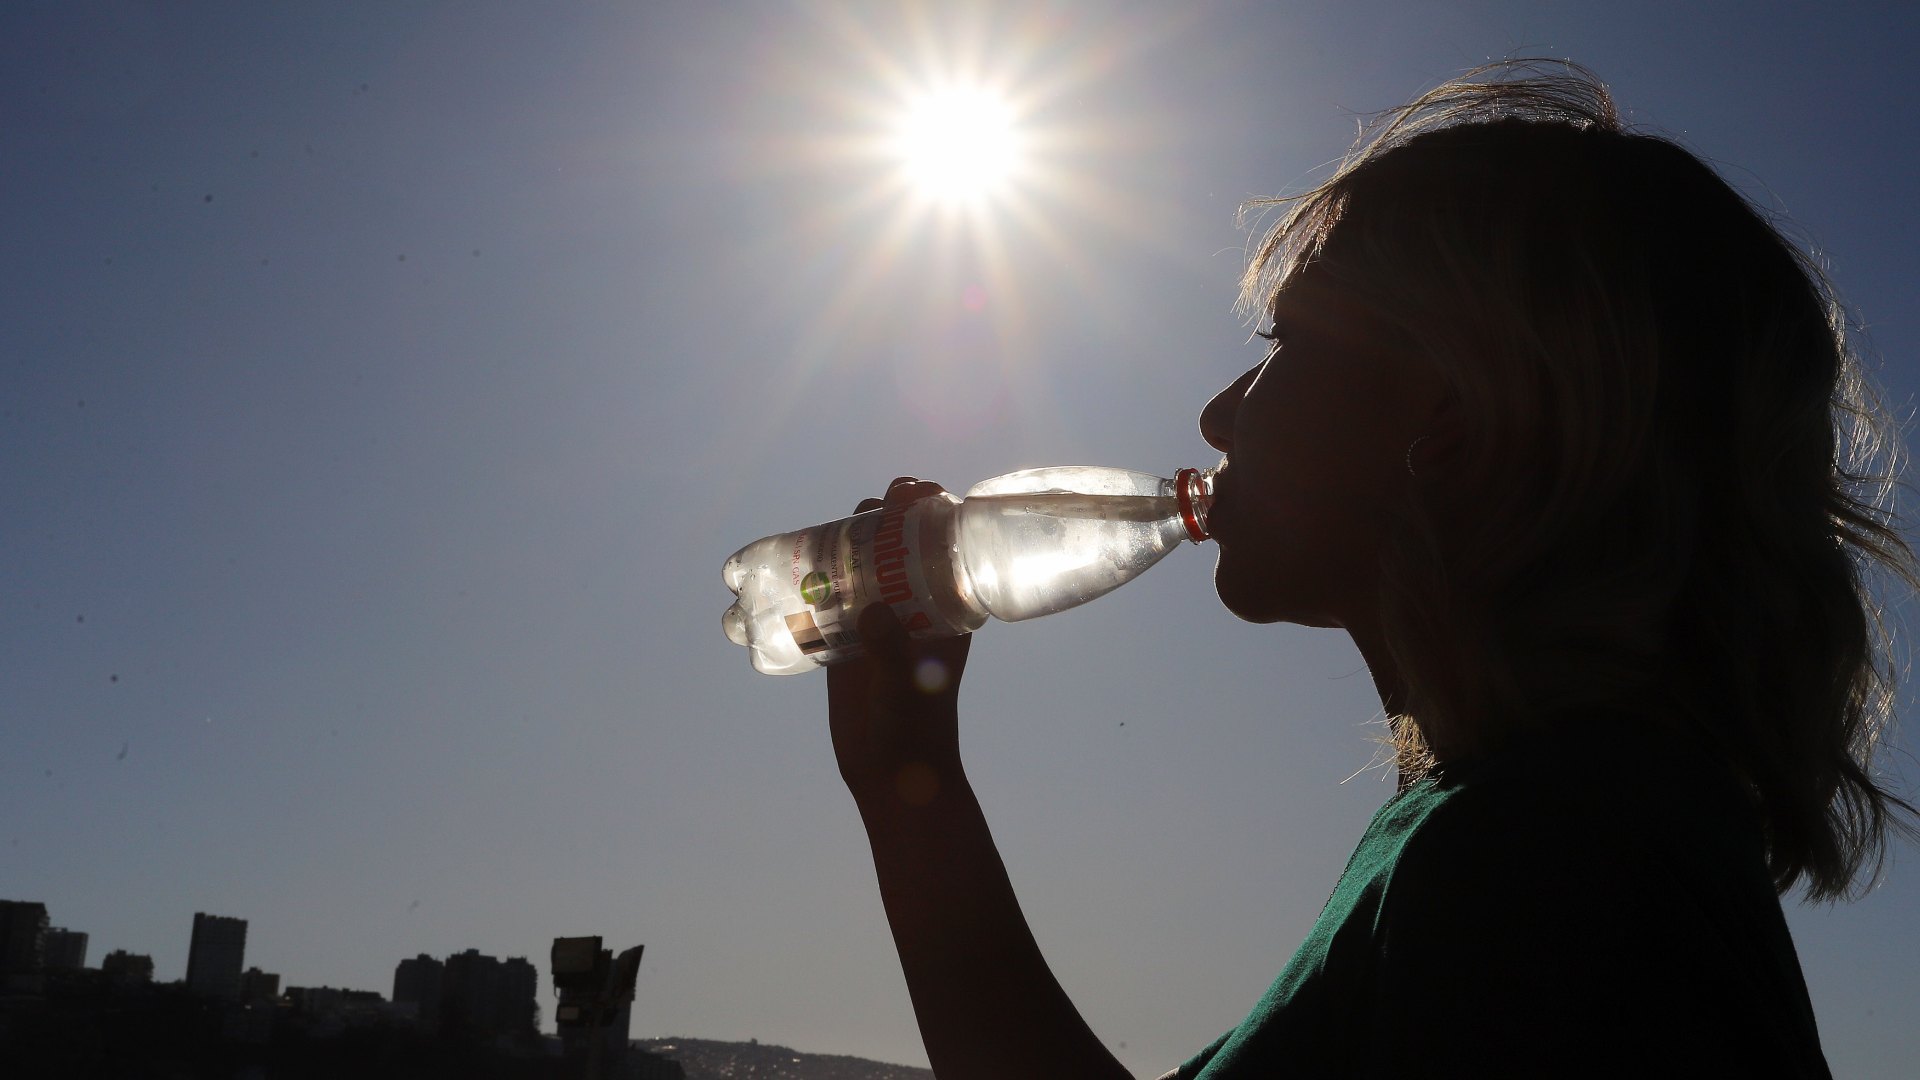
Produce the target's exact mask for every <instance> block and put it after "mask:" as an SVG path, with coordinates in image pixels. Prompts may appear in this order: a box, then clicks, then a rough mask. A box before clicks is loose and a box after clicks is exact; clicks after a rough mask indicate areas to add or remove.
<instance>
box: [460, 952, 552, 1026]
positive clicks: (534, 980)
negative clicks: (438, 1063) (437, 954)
mask: <svg viewBox="0 0 1920 1080" xmlns="http://www.w3.org/2000/svg"><path fill="white" fill-rule="evenodd" d="M539 988H540V973H539V972H538V971H536V970H535V969H534V966H533V965H532V964H530V963H528V962H527V960H526V959H525V958H524V957H518V956H516V957H513V958H512V959H510V960H506V961H504V962H503V961H500V960H496V959H494V958H493V957H491V956H483V955H481V953H480V950H478V949H468V950H467V951H466V952H463V953H455V954H454V955H452V956H449V957H447V963H446V967H445V969H444V971H443V972H442V973H441V977H440V1022H441V1024H442V1025H444V1026H445V1027H446V1028H447V1029H448V1030H450V1031H453V1032H457V1033H461V1034H466V1035H472V1036H479V1037H494V1036H506V1037H509V1038H522V1037H524V1038H528V1039H531V1038H533V1037H534V1036H535V1035H536V1034H537V1032H536V1031H535V1029H534V1022H533V1014H534V1007H535V1005H534V1002H535V998H536V997H538V995H539Z"/></svg>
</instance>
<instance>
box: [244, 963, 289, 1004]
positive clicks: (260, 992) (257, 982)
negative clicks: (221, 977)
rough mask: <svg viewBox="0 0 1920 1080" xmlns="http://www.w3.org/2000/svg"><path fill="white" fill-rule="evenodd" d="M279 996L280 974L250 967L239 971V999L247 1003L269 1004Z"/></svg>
mask: <svg viewBox="0 0 1920 1080" xmlns="http://www.w3.org/2000/svg"><path fill="white" fill-rule="evenodd" d="M279 996H280V976H278V975H276V974H274V973H273V972H271V971H261V970H260V969H259V968H257V967H250V968H248V969H247V970H245V971H243V972H241V973H240V1000H241V1002H243V1003H245V1004H247V1005H270V1004H272V1003H273V1002H274V1000H275V999H277V998H279Z"/></svg>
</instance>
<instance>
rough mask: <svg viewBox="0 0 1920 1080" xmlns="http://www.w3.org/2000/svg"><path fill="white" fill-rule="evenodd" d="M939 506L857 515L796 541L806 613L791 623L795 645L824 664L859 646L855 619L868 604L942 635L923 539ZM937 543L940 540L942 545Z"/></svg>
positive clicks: (917, 629) (915, 629) (794, 559)
mask: <svg viewBox="0 0 1920 1080" xmlns="http://www.w3.org/2000/svg"><path fill="white" fill-rule="evenodd" d="M932 503H933V500H930V499H923V500H919V501H916V502H913V503H909V504H907V505H905V506H890V507H887V508H885V509H883V510H878V511H873V512H870V513H865V514H859V515H856V516H854V517H851V518H848V519H846V520H844V521H837V522H834V523H832V524H830V525H822V526H819V527H818V528H813V529H806V530H804V531H801V532H797V533H794V534H792V535H793V547H792V551H791V571H790V573H791V584H792V586H793V590H794V593H795V595H797V596H799V597H800V599H801V600H802V601H804V602H805V603H806V604H807V610H804V611H798V612H794V613H793V614H791V615H788V616H787V617H786V623H787V631H788V632H789V633H791V634H792V635H793V640H794V644H796V645H798V646H799V647H800V651H801V652H802V653H804V654H805V655H807V656H810V657H813V658H814V659H816V660H819V661H821V662H823V663H824V662H826V661H827V660H829V659H832V657H831V656H830V655H824V654H832V653H837V652H840V651H842V650H851V649H853V648H855V647H857V646H858V645H859V643H860V637H859V633H858V632H857V631H856V630H855V628H854V627H855V620H856V619H857V618H858V617H859V613H860V612H861V611H862V610H864V609H865V608H866V606H867V605H868V604H873V603H882V604H886V605H888V606H890V607H892V608H893V611H894V614H895V615H898V616H899V617H900V622H901V625H903V626H905V627H906V628H907V630H908V632H909V633H916V634H922V635H924V634H927V633H931V632H937V631H936V629H935V628H936V627H937V626H939V625H940V624H941V622H942V620H941V619H940V618H939V616H938V614H937V612H936V609H935V608H934V606H933V602H932V598H931V594H930V593H929V591H928V588H927V576H926V568H925V566H924V565H923V562H922V559H923V553H922V552H921V550H920V549H921V547H922V535H923V533H924V532H925V529H924V525H925V524H926V522H927V515H928V513H929V510H930V505H929V504H932ZM936 542H937V541H936Z"/></svg>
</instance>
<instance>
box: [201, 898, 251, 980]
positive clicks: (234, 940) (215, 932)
mask: <svg viewBox="0 0 1920 1080" xmlns="http://www.w3.org/2000/svg"><path fill="white" fill-rule="evenodd" d="M246 953H247V920H245V919H230V918H226V917H225V916H221V915H208V914H207V913H205V912H202V911H196V912H194V913H193V944H192V945H191V947H189V948H188V950H187V989H188V990H189V991H191V992H192V993H195V994H199V995H201V996H203V997H217V998H224V999H226V1000H228V1001H238V1000H240V967H241V965H242V963H243V962H244V961H245V959H246Z"/></svg>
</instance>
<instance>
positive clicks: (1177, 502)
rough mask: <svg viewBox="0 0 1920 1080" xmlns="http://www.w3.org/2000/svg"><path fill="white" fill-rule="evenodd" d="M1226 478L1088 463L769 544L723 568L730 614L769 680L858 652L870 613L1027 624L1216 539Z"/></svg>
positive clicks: (737, 638)
mask: <svg viewBox="0 0 1920 1080" xmlns="http://www.w3.org/2000/svg"><path fill="white" fill-rule="evenodd" d="M1212 502H1213V474H1212V473H1211V472H1201V471H1200V470H1198V469H1181V470H1180V471H1179V472H1178V473H1176V474H1175V475H1174V478H1173V479H1171V480H1167V479H1163V478H1161V477H1158V476H1153V475H1150V474H1148V473H1142V472H1132V471H1130V470H1127V469H1110V468H1103V467H1100V466H1091V465H1075V466H1065V467H1058V468H1047V469H1027V470H1024V471H1021V472H1016V473H1008V474H1007V475H1005V476H998V477H995V478H993V479H992V480H986V481H982V482H981V483H978V484H975V485H974V486H973V488H972V489H970V490H969V491H968V492H967V494H966V496H965V497H964V498H956V497H955V496H953V495H951V494H945V495H938V496H934V497H931V498H926V499H919V500H916V501H914V502H912V503H908V504H906V505H903V506H891V507H886V508H884V509H880V510H869V511H867V512H866V513H864V514H855V515H854V516H852V517H849V518H842V519H840V520H839V521H834V522H829V523H827V524H825V525H816V526H814V527H813V528H811V529H802V530H800V531H799V532H790V533H782V534H780V535H777V536H769V537H766V538H764V539H761V540H756V541H754V542H753V543H751V544H748V545H747V546H746V547H743V548H741V549H740V550H739V551H737V552H734V554H733V557H732V558H730V559H728V560H727V565H726V567H725V569H724V570H723V571H722V576H723V578H724V580H725V581H726V584H727V588H729V589H731V590H733V592H734V595H735V596H736V597H737V599H736V600H735V601H734V603H733V606H732V607H730V608H728V609H727V610H726V613H725V614H724V615H723V616H722V617H721V625H722V627H723V628H724V629H725V630H726V633H727V637H728V638H729V639H731V640H732V641H733V642H734V643H735V644H738V645H745V646H746V647H747V649H748V651H749V652H750V653H751V654H752V660H753V666H754V668H755V669H756V670H758V671H761V672H764V673H766V674H768V675H792V674H796V673H798V672H802V671H811V670H813V669H814V668H817V667H821V666H824V665H826V664H831V663H834V662H836V661H839V660H844V659H847V658H849V657H853V656H857V655H859V653H860V639H859V635H858V633H857V632H856V631H855V626H856V624H857V622H858V620H859V616H860V612H861V611H862V610H864V609H865V608H866V606H867V605H868V604H872V603H885V604H889V605H891V606H892V607H893V610H894V612H895V614H897V615H899V616H900V621H901V622H902V623H904V624H905V625H906V627H907V630H908V632H909V633H912V634H913V635H914V636H916V637H942V636H952V635H958V634H965V633H968V632H970V631H972V630H974V629H975V628H977V627H979V626H980V625H981V624H983V623H985V622H986V621H987V617H988V616H992V617H994V618H996V619H1001V620H1003V621H1006V622H1018V621H1019V620H1021V619H1031V618H1035V617H1037V616H1040V615H1049V614H1052V613H1053V612H1056V611H1064V610H1066V609H1067V608H1070V607H1077V606H1078V605H1080V604H1084V603H1086V602H1087V601H1089V600H1092V599H1093V598H1094V597H1096V596H1103V595H1105V594H1106V593H1109V592H1111V591H1113V590H1114V589H1116V588H1118V587H1120V586H1121V585H1124V584H1126V583H1127V582H1129V581H1131V580H1133V579H1134V578H1135V577H1137V576H1139V575H1140V573H1141V572H1142V571H1144V570H1146V569H1147V568H1148V567H1149V566H1152V565H1153V564H1154V563H1157V562H1159V561H1160V560H1161V559H1162V558H1164V557H1165V556H1166V554H1167V553H1168V552H1169V551H1172V550H1173V549H1174V548H1176V547H1178V546H1179V545H1180V542H1181V541H1182V540H1190V541H1192V542H1194V543H1199V542H1200V541H1202V540H1205V539H1206V538H1207V509H1208V507H1209V506H1210V505H1211V504H1212Z"/></svg>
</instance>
